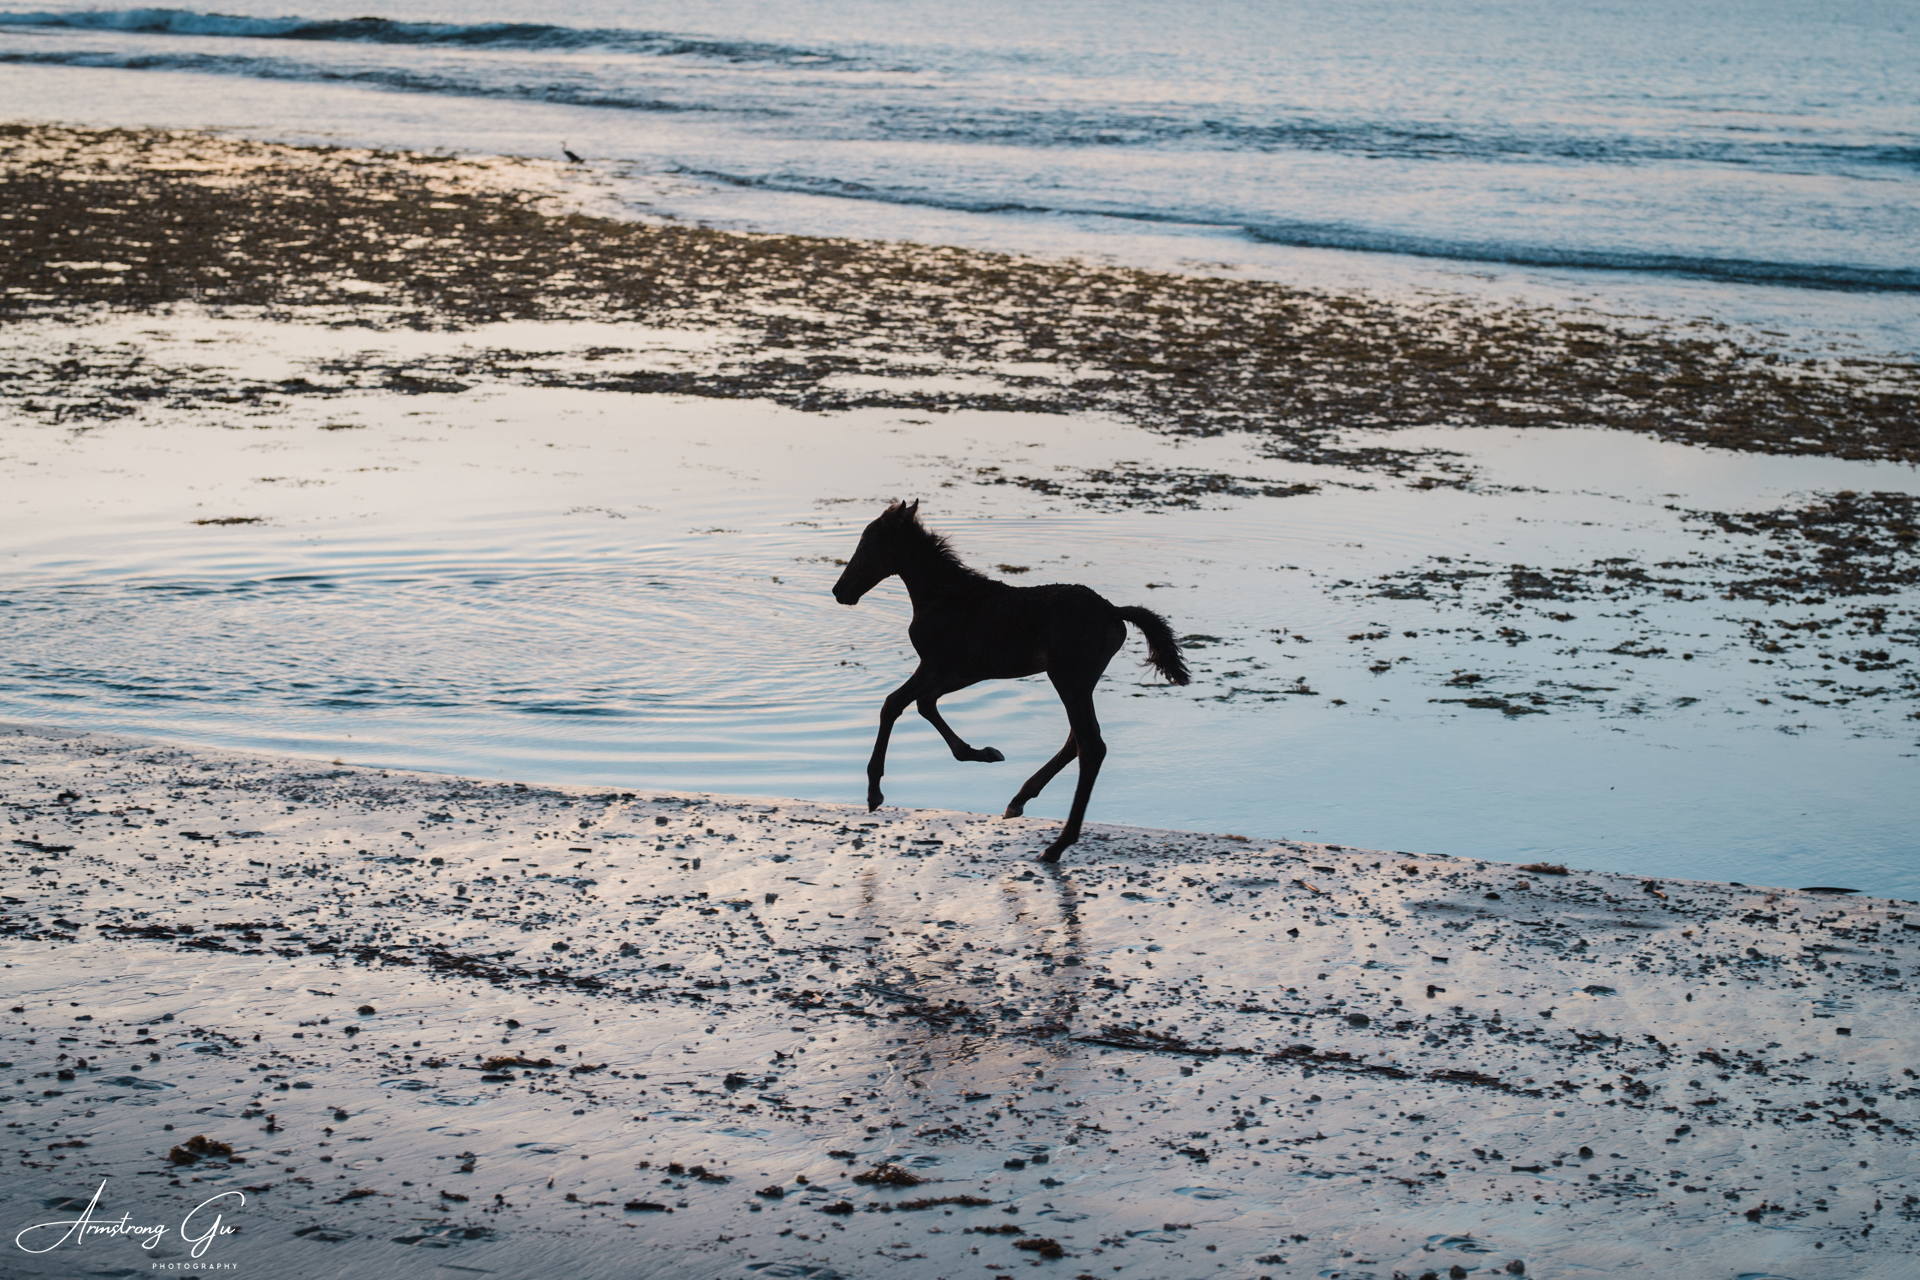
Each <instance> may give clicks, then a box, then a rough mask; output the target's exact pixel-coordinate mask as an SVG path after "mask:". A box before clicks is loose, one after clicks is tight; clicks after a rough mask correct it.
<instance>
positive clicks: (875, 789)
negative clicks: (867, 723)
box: [867, 671, 922, 813]
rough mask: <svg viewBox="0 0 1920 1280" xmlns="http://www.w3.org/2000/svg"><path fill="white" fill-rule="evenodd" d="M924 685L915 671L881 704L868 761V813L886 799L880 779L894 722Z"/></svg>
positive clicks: (883, 773) (883, 771)
mask: <svg viewBox="0 0 1920 1280" xmlns="http://www.w3.org/2000/svg"><path fill="white" fill-rule="evenodd" d="M921 683H922V676H921V673H920V672H918V671H915V672H914V673H913V674H912V675H910V676H908V677H907V682H906V683H905V684H903V685H901V686H900V687H899V688H898V689H895V690H894V691H893V692H892V693H890V694H888V695H887V696H886V700H885V701H883V702H882V703H881V704H880V733H879V735H878V736H877V737H875V738H874V740H873V755H872V756H871V757H869V758H868V760H867V812H868V813H872V812H873V811H874V810H875V809H878V808H879V807H880V803H881V801H883V800H885V799H886V797H885V796H883V795H881V794H880V779H881V777H882V776H883V775H885V773H886V771H887V739H889V738H890V737H892V736H893V722H894V721H895V720H898V719H899V718H900V713H901V712H902V711H905V710H906V709H907V704H908V703H910V702H912V701H913V700H914V698H915V697H917V696H918V695H919V690H920V686H921Z"/></svg>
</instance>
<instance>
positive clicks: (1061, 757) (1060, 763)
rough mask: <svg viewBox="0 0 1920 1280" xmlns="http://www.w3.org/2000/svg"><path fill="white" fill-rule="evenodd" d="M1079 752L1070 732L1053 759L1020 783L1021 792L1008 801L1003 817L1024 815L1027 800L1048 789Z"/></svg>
mask: <svg viewBox="0 0 1920 1280" xmlns="http://www.w3.org/2000/svg"><path fill="white" fill-rule="evenodd" d="M1079 754H1080V748H1079V746H1078V745H1077V744H1075V742H1074V740H1073V735H1072V734H1068V735H1067V745H1066V746H1064V747H1062V748H1060V750H1059V752H1058V753H1056V754H1055V755H1054V757H1053V759H1051V760H1049V761H1047V762H1046V763H1045V764H1043V765H1041V766H1040V771H1039V772H1038V773H1036V774H1034V775H1033V776H1032V777H1031V778H1028V779H1027V780H1026V781H1025V782H1023V783H1021V784H1020V791H1019V794H1017V795H1015V796H1014V797H1013V799H1012V800H1009V801H1008V802H1007V811H1006V812H1005V813H1003V814H1001V815H1000V816H1001V817H1003V818H1018V817H1022V816H1024V815H1025V814H1026V812H1027V801H1029V800H1031V799H1033V798H1034V797H1035V796H1037V795H1039V794H1040V793H1041V792H1042V791H1044V790H1046V788H1047V784H1048V783H1049V782H1052V781H1053V779H1054V777H1055V776H1056V775H1057V774H1058V773H1059V772H1060V771H1061V770H1062V769H1064V768H1066V767H1067V763H1068V762H1069V761H1071V760H1072V759H1073V758H1074V757H1075V756H1077V755H1079Z"/></svg>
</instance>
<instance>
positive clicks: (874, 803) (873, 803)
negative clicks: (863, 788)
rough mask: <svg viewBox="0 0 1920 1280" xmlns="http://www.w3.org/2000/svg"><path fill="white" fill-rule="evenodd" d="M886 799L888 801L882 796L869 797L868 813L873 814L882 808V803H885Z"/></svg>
mask: <svg viewBox="0 0 1920 1280" xmlns="http://www.w3.org/2000/svg"><path fill="white" fill-rule="evenodd" d="M885 799H886V797H885V796H881V795H872V796H868V797H867V812H868V813H872V812H873V811H874V810H875V809H878V808H879V807H880V804H881V802H882V801H884V800H885Z"/></svg>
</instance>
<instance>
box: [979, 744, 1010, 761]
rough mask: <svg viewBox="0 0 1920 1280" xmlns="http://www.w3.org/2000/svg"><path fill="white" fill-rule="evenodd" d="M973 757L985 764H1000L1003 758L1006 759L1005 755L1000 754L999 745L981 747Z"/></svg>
mask: <svg viewBox="0 0 1920 1280" xmlns="http://www.w3.org/2000/svg"><path fill="white" fill-rule="evenodd" d="M973 758H974V759H975V760H978V761H980V762H981V763H983V764H999V763H1000V762H1001V761H1002V760H1005V759H1006V757H1005V756H1003V755H1001V754H1000V748H998V747H981V748H980V751H979V753H978V754H977V755H975V756H974V757H973Z"/></svg>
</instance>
